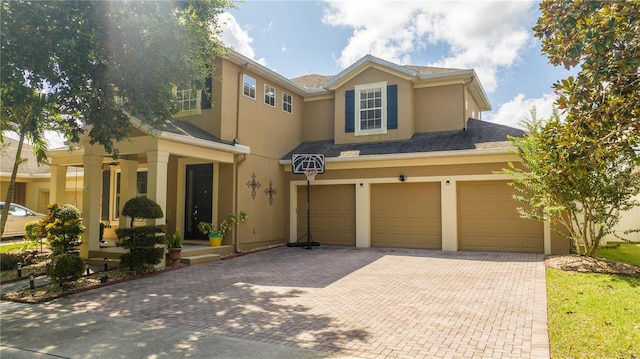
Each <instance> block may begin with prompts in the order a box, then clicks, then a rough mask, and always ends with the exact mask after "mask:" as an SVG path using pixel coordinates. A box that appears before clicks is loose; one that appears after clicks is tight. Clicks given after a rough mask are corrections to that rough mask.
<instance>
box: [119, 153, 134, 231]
mask: <svg viewBox="0 0 640 359" xmlns="http://www.w3.org/2000/svg"><path fill="white" fill-rule="evenodd" d="M119 163H120V203H119V205H118V211H119V213H120V217H119V219H118V227H119V228H128V227H129V222H130V221H131V219H130V218H129V217H127V216H124V215H122V207H124V204H125V203H127V201H128V200H129V199H131V198H134V197H135V196H136V180H137V178H138V161H129V160H120V161H119Z"/></svg>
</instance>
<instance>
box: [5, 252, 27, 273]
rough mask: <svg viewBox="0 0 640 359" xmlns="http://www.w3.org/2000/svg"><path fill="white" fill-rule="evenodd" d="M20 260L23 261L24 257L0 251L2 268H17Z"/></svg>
mask: <svg viewBox="0 0 640 359" xmlns="http://www.w3.org/2000/svg"><path fill="white" fill-rule="evenodd" d="M19 262H22V257H21V256H20V255H17V254H12V253H0V270H12V269H17V268H18V263H19Z"/></svg>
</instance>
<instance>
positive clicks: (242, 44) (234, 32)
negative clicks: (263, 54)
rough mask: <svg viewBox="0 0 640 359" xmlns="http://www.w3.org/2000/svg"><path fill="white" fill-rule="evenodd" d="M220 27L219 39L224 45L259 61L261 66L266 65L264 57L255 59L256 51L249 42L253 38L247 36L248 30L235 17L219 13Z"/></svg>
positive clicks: (226, 13)
mask: <svg viewBox="0 0 640 359" xmlns="http://www.w3.org/2000/svg"><path fill="white" fill-rule="evenodd" d="M219 20H220V24H221V25H220V28H221V29H222V34H221V36H220V39H221V40H222V42H224V44H225V45H226V46H229V47H230V48H232V49H234V50H235V51H237V52H239V53H240V54H242V55H244V56H246V57H248V58H250V59H252V60H254V61H256V62H258V63H260V64H261V65H263V66H267V61H266V60H265V59H264V58H260V59H256V52H255V51H254V50H253V47H252V45H251V43H252V42H253V38H251V36H249V32H248V30H245V29H243V28H242V27H241V26H240V24H238V22H237V21H236V18H235V17H234V16H233V15H231V14H230V13H228V12H225V13H222V14H220V18H219Z"/></svg>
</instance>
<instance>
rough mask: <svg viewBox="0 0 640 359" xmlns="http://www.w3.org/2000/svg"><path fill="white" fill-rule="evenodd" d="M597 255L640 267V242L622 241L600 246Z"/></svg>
mask: <svg viewBox="0 0 640 359" xmlns="http://www.w3.org/2000/svg"><path fill="white" fill-rule="evenodd" d="M596 256H597V257H602V258H607V259H611V260H614V261H616V262H623V263H629V264H633V265H636V266H638V267H640V243H620V244H613V245H609V246H604V247H600V248H598V250H597V251H596Z"/></svg>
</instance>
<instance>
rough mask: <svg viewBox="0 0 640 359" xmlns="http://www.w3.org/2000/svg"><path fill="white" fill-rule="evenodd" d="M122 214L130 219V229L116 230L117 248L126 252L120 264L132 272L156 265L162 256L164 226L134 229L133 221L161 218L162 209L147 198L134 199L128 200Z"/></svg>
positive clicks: (121, 257)
mask: <svg viewBox="0 0 640 359" xmlns="http://www.w3.org/2000/svg"><path fill="white" fill-rule="evenodd" d="M122 214H123V215H126V216H128V217H131V228H118V229H117V230H116V235H117V236H118V241H117V242H116V244H117V245H118V247H122V248H124V249H127V250H128V253H124V254H123V255H122V256H120V264H122V265H123V266H126V267H128V268H129V269H131V270H134V271H140V270H142V269H144V267H145V266H147V265H156V264H159V263H160V262H161V261H162V256H164V246H159V245H161V244H163V243H164V240H165V239H164V229H165V227H164V225H151V226H141V227H134V220H135V219H149V218H162V217H163V213H162V208H160V206H159V205H158V204H157V203H156V202H154V201H153V200H150V199H148V198H144V197H136V198H132V199H130V200H128V201H127V202H126V203H125V204H124V207H123V209H122Z"/></svg>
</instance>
